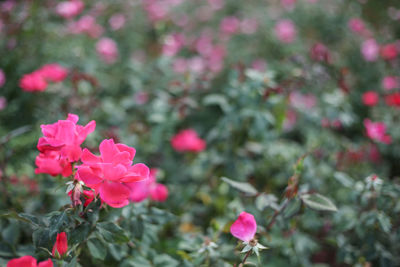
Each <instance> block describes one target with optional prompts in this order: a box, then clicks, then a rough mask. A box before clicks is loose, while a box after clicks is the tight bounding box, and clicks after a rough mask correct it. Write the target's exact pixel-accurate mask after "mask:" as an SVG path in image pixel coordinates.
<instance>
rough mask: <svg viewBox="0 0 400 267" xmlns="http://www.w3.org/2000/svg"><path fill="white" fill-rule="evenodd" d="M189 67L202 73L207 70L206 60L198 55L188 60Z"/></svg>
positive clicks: (195, 71)
mask: <svg viewBox="0 0 400 267" xmlns="http://www.w3.org/2000/svg"><path fill="white" fill-rule="evenodd" d="M187 66H188V69H189V70H190V71H191V72H193V73H197V74H199V73H202V72H204V71H205V68H206V62H205V60H204V59H203V58H202V57H199V56H196V57H192V58H190V59H188V60H187Z"/></svg>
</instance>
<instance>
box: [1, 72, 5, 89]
mask: <svg viewBox="0 0 400 267" xmlns="http://www.w3.org/2000/svg"><path fill="white" fill-rule="evenodd" d="M5 83H6V75H5V74H4V71H3V70H2V69H0V88H1V87H3V85H4V84H5Z"/></svg>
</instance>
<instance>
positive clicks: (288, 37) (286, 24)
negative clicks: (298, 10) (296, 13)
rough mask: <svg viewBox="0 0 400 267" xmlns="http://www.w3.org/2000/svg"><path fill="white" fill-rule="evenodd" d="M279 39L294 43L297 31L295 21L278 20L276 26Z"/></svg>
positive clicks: (286, 42)
mask: <svg viewBox="0 0 400 267" xmlns="http://www.w3.org/2000/svg"><path fill="white" fill-rule="evenodd" d="M274 31H275V35H276V37H277V38H278V40H279V41H281V42H282V43H285V44H289V43H292V42H293V41H294V40H295V39H296V35H297V31H296V27H295V25H294V24H293V22H292V21H291V20H289V19H283V20H280V21H278V23H277V24H276V25H275V28H274Z"/></svg>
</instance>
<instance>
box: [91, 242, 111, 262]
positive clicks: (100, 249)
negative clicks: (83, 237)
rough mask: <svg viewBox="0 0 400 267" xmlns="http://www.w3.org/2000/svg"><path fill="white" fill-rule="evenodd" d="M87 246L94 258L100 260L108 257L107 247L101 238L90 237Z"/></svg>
mask: <svg viewBox="0 0 400 267" xmlns="http://www.w3.org/2000/svg"><path fill="white" fill-rule="evenodd" d="M87 246H88V248H89V252H90V254H91V255H92V257H93V258H95V259H99V260H104V259H105V258H106V255H107V248H106V246H105V245H104V244H103V242H101V241H100V240H99V239H89V240H88V242H87Z"/></svg>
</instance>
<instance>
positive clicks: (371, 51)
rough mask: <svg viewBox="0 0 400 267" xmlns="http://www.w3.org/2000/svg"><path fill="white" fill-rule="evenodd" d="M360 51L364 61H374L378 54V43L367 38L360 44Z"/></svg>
mask: <svg viewBox="0 0 400 267" xmlns="http://www.w3.org/2000/svg"><path fill="white" fill-rule="evenodd" d="M361 53H362V55H363V57H364V59H365V60H366V61H376V60H377V59H378V56H379V45H378V43H377V42H376V41H375V40H374V39H368V40H366V41H364V42H363V43H362V45H361Z"/></svg>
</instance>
